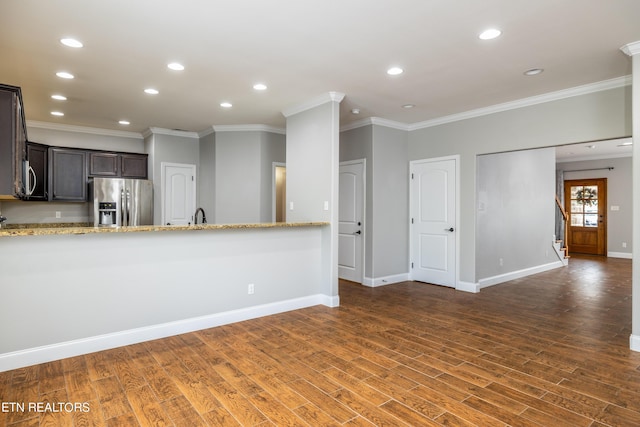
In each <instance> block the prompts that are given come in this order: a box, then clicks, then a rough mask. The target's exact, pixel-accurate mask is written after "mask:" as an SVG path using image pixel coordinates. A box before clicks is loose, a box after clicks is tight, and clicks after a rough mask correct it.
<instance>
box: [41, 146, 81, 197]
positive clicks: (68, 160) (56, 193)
mask: <svg viewBox="0 0 640 427" xmlns="http://www.w3.org/2000/svg"><path fill="white" fill-rule="evenodd" d="M49 200H50V201H58V202H85V201H86V200H87V156H86V152H85V151H81V150H77V149H72V148H69V149H67V148H57V147H55V148H49Z"/></svg>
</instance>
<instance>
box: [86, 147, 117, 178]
mask: <svg viewBox="0 0 640 427" xmlns="http://www.w3.org/2000/svg"><path fill="white" fill-rule="evenodd" d="M88 156H89V176H101V177H118V176H120V159H119V156H118V153H100V152H89V153H88Z"/></svg>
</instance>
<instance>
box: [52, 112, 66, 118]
mask: <svg viewBox="0 0 640 427" xmlns="http://www.w3.org/2000/svg"><path fill="white" fill-rule="evenodd" d="M51 115H52V116H58V117H62V116H64V113H63V112H61V111H52V112H51Z"/></svg>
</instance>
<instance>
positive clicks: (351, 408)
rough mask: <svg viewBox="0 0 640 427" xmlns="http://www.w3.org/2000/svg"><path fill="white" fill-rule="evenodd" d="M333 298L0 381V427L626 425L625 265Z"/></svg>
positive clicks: (629, 363)
mask: <svg viewBox="0 0 640 427" xmlns="http://www.w3.org/2000/svg"><path fill="white" fill-rule="evenodd" d="M340 298H341V306H340V307H339V308H334V309H331V308H327V307H323V306H317V307H312V308H308V309H303V310H297V311H292V312H288V313H284V314H279V315H275V316H269V317H265V318H261V319H256V320H251V321H246V322H240V323H236V324H232V325H228V326H223V327H218V328H213V329H207V330H203V331H199V332H194V333H189V334H184V335H180V336H176V337H171V338H166V339H162V340H156V341H151V342H146V343H141V344H137V345H131V346H128V347H123V348H118V349H113V350H108V351H103V352H99V353H93V354H89V355H85V356H79V357H74V358H69V359H64V360H60V361H55V362H51V363H45V364H42V365H37V366H32V367H28V368H24V369H17V370H14V371H9V372H4V373H0V405H2V406H0V426H3V427H4V426H12V427H18V426H138V425H141V426H190V427H192V426H207V425H209V426H226V425H229V426H232V425H241V426H272V425H276V426H289V425H291V426H297V425H300V426H307V425H310V426H338V425H347V426H372V425H375V426H383V425H389V426H399V425H411V426H432V425H447V426H507V425H509V426H518V427H520V426H523V427H526V426H572V427H575V426H584V427H586V426H592V427H597V426H638V425H640V369H639V366H640V353H634V352H631V351H630V350H629V335H630V333H631V261H630V260H621V259H606V258H597V257H591V258H589V257H573V258H572V259H571V261H570V264H569V266H568V267H565V268H561V269H556V270H553V271H549V272H546V273H542V274H538V275H534V276H530V277H527V278H523V279H519V280H514V281H512V282H509V283H505V284H501V285H496V286H493V287H490V288H486V289H484V290H482V291H481V292H480V293H479V294H469V293H464V292H457V291H455V290H452V289H448V288H443V287H438V286H432V285H426V284H421V283H415V282H405V283H400V284H395V285H389V286H385V287H380V288H373V289H372V288H367V287H363V286H360V285H356V284H353V283H349V282H342V283H341V284H340ZM28 402H36V403H39V404H40V405H45V404H46V403H49V404H50V405H51V406H50V409H51V408H53V409H54V411H51V410H50V411H46V412H39V411H37V410H32V411H30V410H29V408H28V406H27V407H25V410H20V408H15V407H14V408H10V407H8V405H11V404H19V403H22V404H25V405H28ZM59 402H63V403H67V404H74V403H76V404H80V405H82V404H83V403H84V404H85V405H86V407H82V406H81V407H80V410H73V411H69V410H68V409H70V408H65V407H64V406H62V407H60V406H58V407H57V408H56V406H55V405H56V404H58V403H59ZM36 409H37V408H36ZM56 409H58V410H57V411H56ZM82 409H88V411H87V410H82Z"/></svg>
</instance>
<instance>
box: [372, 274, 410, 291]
mask: <svg viewBox="0 0 640 427" xmlns="http://www.w3.org/2000/svg"><path fill="white" fill-rule="evenodd" d="M407 280H410V279H409V273H402V274H394V275H391V276H384V277H376V278H372V277H365V278H364V280H363V281H362V284H363V285H365V286H369V287H371V288H375V287H378V286H386V285H391V284H394V283H400V282H406V281H407Z"/></svg>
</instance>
